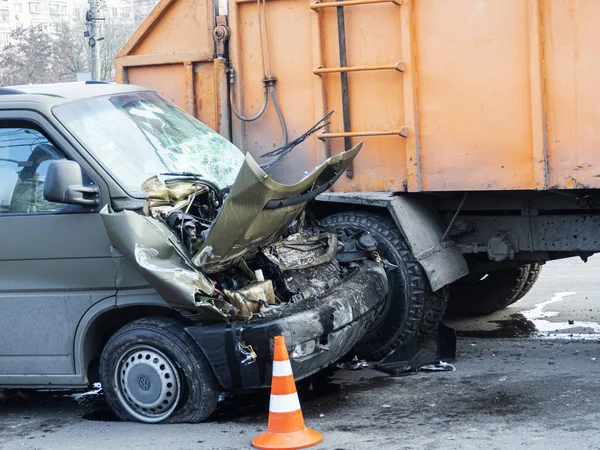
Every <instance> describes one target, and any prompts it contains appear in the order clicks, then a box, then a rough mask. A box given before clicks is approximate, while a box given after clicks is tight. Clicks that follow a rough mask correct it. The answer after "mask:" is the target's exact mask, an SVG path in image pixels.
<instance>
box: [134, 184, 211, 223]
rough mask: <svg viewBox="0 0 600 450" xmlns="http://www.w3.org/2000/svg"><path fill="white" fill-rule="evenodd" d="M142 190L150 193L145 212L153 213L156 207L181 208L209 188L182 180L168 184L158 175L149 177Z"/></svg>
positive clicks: (147, 193)
mask: <svg viewBox="0 0 600 450" xmlns="http://www.w3.org/2000/svg"><path fill="white" fill-rule="evenodd" d="M142 190H143V191H144V192H145V193H146V195H148V200H147V202H146V207H145V209H144V213H145V214H147V215H151V214H152V213H155V211H156V209H158V210H160V211H162V209H159V208H161V207H167V208H166V209H168V210H181V209H183V208H185V207H187V206H188V205H189V204H191V203H192V202H193V201H194V198H195V197H196V196H197V195H200V194H203V193H205V192H206V191H207V190H208V188H207V187H206V186H200V185H198V184H194V183H190V182H189V181H182V182H178V183H171V184H169V185H168V186H167V185H166V184H165V183H163V182H162V181H161V180H160V179H159V178H158V176H153V177H151V178H149V179H147V180H146V181H145V182H144V184H142Z"/></svg>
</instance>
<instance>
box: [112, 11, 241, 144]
mask: <svg viewBox="0 0 600 450" xmlns="http://www.w3.org/2000/svg"><path fill="white" fill-rule="evenodd" d="M214 26H215V17H214V9H213V4H212V2H211V1H202V2H198V1H196V0H161V1H160V2H159V3H158V5H157V6H156V7H155V8H154V10H153V11H152V12H151V13H150V15H149V16H148V17H147V18H146V20H144V22H143V23H142V24H141V25H140V27H139V28H138V30H137V31H136V32H135V33H134V35H133V36H132V37H131V39H130V40H129V41H128V42H127V43H126V44H125V45H124V46H123V48H122V49H121V50H120V51H119V53H118V54H117V57H116V58H115V67H116V72H117V81H118V82H121V83H130V84H138V85H140V86H147V87H150V88H152V89H155V90H156V91H158V93H159V94H161V95H162V96H163V97H165V98H166V99H167V100H170V101H172V102H173V103H175V104H176V105H178V106H179V107H181V108H183V109H185V110H186V111H187V112H189V113H190V114H193V115H195V116H196V117H198V118H199V119H200V120H202V121H203V122H204V123H206V124H207V125H208V126H210V127H211V128H213V129H215V130H217V131H219V132H221V133H222V134H223V135H225V136H226V137H230V136H229V118H228V115H229V114H228V108H227V96H226V95H224V92H226V74H225V71H224V67H223V66H224V64H223V62H222V61H220V62H219V63H218V64H215V63H214V53H215V45H214V41H213V37H212V32H213V28H214ZM224 87H225V90H224Z"/></svg>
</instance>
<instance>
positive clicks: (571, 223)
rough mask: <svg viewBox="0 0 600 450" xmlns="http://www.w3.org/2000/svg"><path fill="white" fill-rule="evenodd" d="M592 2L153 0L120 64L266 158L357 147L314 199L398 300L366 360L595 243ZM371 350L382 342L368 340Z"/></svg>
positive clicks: (291, 174)
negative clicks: (363, 234)
mask: <svg viewBox="0 0 600 450" xmlns="http://www.w3.org/2000/svg"><path fill="white" fill-rule="evenodd" d="M598 17H600V1H597V0H460V1H446V0H340V1H328V0H323V1H319V0H256V1H254V0H230V2H229V4H228V5H227V6H225V5H223V4H217V3H214V4H213V3H212V2H210V1H207V0H205V1H201V0H161V1H160V3H159V4H158V5H157V7H156V8H155V9H154V11H153V12H152V13H151V14H150V16H149V17H148V18H147V19H146V21H145V22H144V23H143V24H142V25H141V26H140V28H139V29H138V30H137V32H136V33H135V35H134V36H133V37H132V38H131V39H130V41H129V42H128V43H127V44H126V45H125V46H124V47H123V49H121V51H120V52H119V54H118V55H117V58H116V60H115V65H116V69H117V79H118V81H119V82H123V83H132V84H138V85H144V86H148V87H151V88H153V89H155V90H157V91H158V92H159V93H160V94H161V95H162V96H164V97H165V98H166V99H168V100H171V101H173V102H174V103H176V104H178V105H179V106H181V107H182V108H184V109H185V110H187V111H188V112H189V113H191V114H193V115H195V116H197V117H198V118H199V119H201V120H202V121H204V122H205V123H206V124H208V125H209V126H211V127H212V128H214V129H215V130H218V131H219V132H220V133H221V134H222V135H224V136H226V137H227V138H229V139H231V140H232V141H233V142H234V143H235V144H236V145H237V146H238V147H239V148H241V149H242V150H244V151H247V152H250V153H251V154H252V155H253V156H254V157H255V158H256V159H257V160H260V159H261V158H260V155H261V154H263V153H265V152H268V151H270V150H273V149H275V148H278V147H280V145H281V144H282V143H285V142H289V141H290V140H293V139H295V138H297V137H298V136H300V135H302V134H303V133H304V132H305V131H306V130H308V129H309V128H310V127H311V126H312V125H313V124H315V123H317V122H318V121H319V120H320V119H321V118H322V117H324V116H325V115H326V114H327V113H328V112H329V111H335V112H334V114H333V116H332V117H331V120H330V122H331V123H330V124H329V126H328V127H327V128H326V129H323V130H320V131H319V132H318V133H317V134H315V135H313V136H311V137H310V138H308V139H307V140H306V141H305V142H303V143H302V144H301V145H299V146H298V147H297V148H296V149H295V150H294V152H293V153H292V154H291V155H289V156H287V157H286V158H284V159H283V160H281V162H279V163H278V164H277V165H276V166H274V167H273V168H272V169H270V170H271V173H272V174H274V176H275V177H276V178H277V179H279V180H286V179H293V178H297V177H299V176H302V174H303V173H304V171H310V170H311V169H312V168H313V167H314V166H315V165H316V164H318V163H320V162H322V161H324V160H325V159H326V158H328V157H329V156H330V155H335V154H337V153H339V152H342V151H344V150H345V149H347V148H349V147H350V146H352V145H353V144H356V143H357V142H359V141H364V146H363V150H362V152H361V154H360V155H359V156H358V157H357V159H356V161H355V163H354V166H353V168H352V170H350V171H348V173H347V175H346V176H344V177H342V179H340V180H339V181H338V182H337V184H336V185H335V186H334V188H333V191H335V192H332V193H328V194H324V195H322V196H321V197H319V199H318V201H317V202H316V203H314V204H313V206H312V212H313V213H314V214H315V215H316V217H318V218H319V220H321V222H323V223H326V224H331V226H335V227H337V229H347V230H352V229H365V228H366V229H369V230H371V232H372V234H373V236H374V237H375V238H376V240H377V241H378V249H379V252H380V253H382V255H381V256H383V257H384V259H385V260H387V262H388V263H389V265H388V274H391V275H390V294H389V299H388V304H387V309H386V310H385V311H382V317H381V323H380V324H379V325H377V326H376V327H374V329H373V330H372V338H373V341H374V342H376V344H374V345H375V347H374V348H373V354H374V355H377V354H378V353H377V350H381V349H383V348H385V346H386V345H387V346H388V347H389V346H392V345H397V344H399V343H402V342H404V341H405V340H407V339H408V338H410V337H411V336H414V335H415V333H417V332H418V330H419V329H420V330H421V331H427V330H429V329H431V328H432V327H433V326H434V325H435V324H436V323H437V321H438V320H439V318H440V314H441V311H442V310H443V309H444V307H445V304H446V302H448V308H449V309H450V310H451V311H452V312H455V313H468V314H485V313H489V312H492V311H494V310H497V309H500V308H503V307H505V306H507V305H509V304H510V303H512V302H514V301H516V300H518V299H519V298H520V297H522V296H523V295H525V293H526V292H527V291H528V290H529V289H530V288H531V286H532V285H533V283H534V282H535V280H536V279H537V276H538V274H539V271H540V268H541V265H542V264H543V263H544V262H546V261H548V260H552V259H557V258H564V257H569V256H576V255H578V256H581V257H582V258H586V257H587V256H589V255H591V254H593V253H595V252H598V251H600V191H598V188H600V126H599V124H600V87H599V86H598V80H599V79H600V60H599V58H598V55H600V27H598V24H597V18H598ZM377 345H379V347H377Z"/></svg>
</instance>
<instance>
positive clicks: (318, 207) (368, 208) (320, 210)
mask: <svg viewBox="0 0 600 450" xmlns="http://www.w3.org/2000/svg"><path fill="white" fill-rule="evenodd" d="M309 209H310V211H311V212H312V213H313V214H314V215H315V216H316V217H317V219H323V218H324V217H327V216H331V215H333V214H337V213H341V212H349V211H361V212H369V213H371V214H376V215H379V216H383V217H391V214H390V212H389V211H388V209H387V208H386V207H384V206H373V205H363V204H358V203H341V202H340V203H338V202H326V201H316V202H312V203H310V205H309Z"/></svg>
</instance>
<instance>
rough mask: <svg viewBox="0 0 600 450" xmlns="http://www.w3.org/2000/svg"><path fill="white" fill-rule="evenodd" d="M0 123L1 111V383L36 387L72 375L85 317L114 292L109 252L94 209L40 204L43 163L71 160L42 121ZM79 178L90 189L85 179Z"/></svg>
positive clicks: (105, 237)
mask: <svg viewBox="0 0 600 450" xmlns="http://www.w3.org/2000/svg"><path fill="white" fill-rule="evenodd" d="M3 117H7V115H6V113H3V112H1V111H0V249H1V250H0V384H3V385H6V384H11V385H19V384H40V383H39V382H38V381H39V380H40V379H41V378H40V377H39V376H40V375H42V374H43V375H44V376H45V378H47V379H48V382H52V383H55V381H51V380H50V379H49V377H61V376H65V375H70V374H71V375H72V374H74V373H75V363H74V339H75V331H76V329H77V325H78V324H79V322H80V319H81V318H82V316H83V315H84V314H85V312H86V311H87V310H88V309H89V308H90V307H91V306H92V305H94V304H95V303H97V302H99V301H101V300H103V299H105V298H109V297H112V296H114V295H115V293H116V287H115V272H114V267H113V260H112V257H111V247H110V242H109V240H108V236H107V234H106V231H105V229H104V225H103V224H102V220H101V218H100V214H99V213H98V208H94V209H90V208H84V207H81V206H73V205H62V204H56V203H50V202H48V201H46V200H45V199H44V196H43V190H44V179H45V175H46V171H47V168H48V165H49V164H50V162H51V161H54V160H57V159H64V158H67V159H73V158H72V157H71V156H72V155H69V154H67V153H66V152H65V149H64V148H60V147H59V146H58V145H56V142H53V140H51V138H50V137H49V136H51V135H50V134H49V133H48V132H47V131H48V130H47V129H46V130H45V129H44V128H42V126H40V125H39V122H38V123H36V122H34V121H32V120H9V119H6V118H3ZM84 180H85V182H87V183H89V184H90V185H94V184H95V181H94V180H93V179H92V178H90V177H89V174H84ZM96 181H100V180H96ZM25 376H27V377H25ZM71 378H72V377H71ZM75 379H76V378H72V380H75ZM34 380H38V381H34ZM58 384H60V383H58ZM66 384H69V382H67V383H66Z"/></svg>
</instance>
